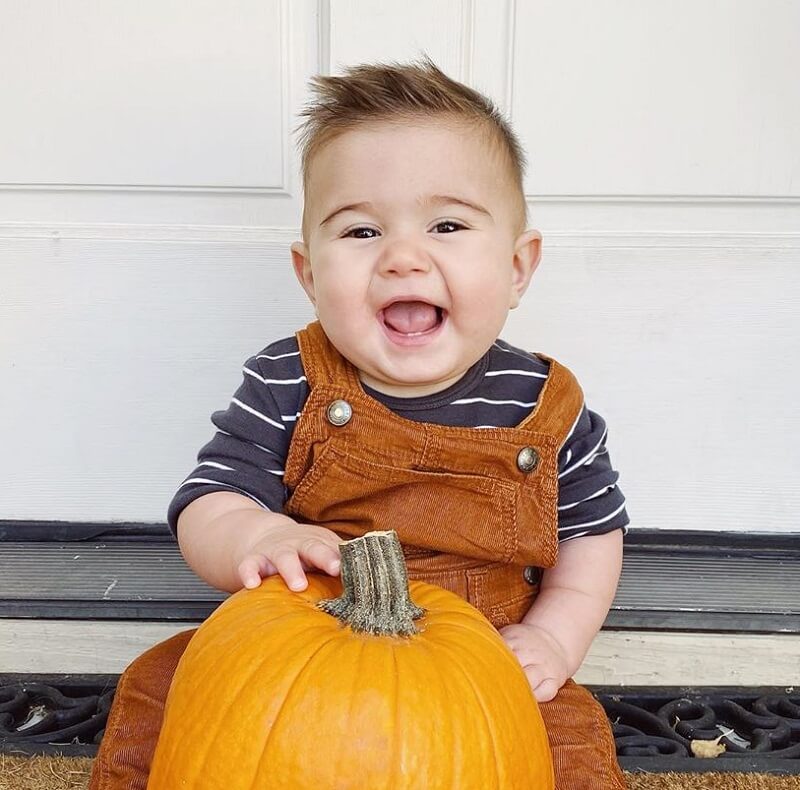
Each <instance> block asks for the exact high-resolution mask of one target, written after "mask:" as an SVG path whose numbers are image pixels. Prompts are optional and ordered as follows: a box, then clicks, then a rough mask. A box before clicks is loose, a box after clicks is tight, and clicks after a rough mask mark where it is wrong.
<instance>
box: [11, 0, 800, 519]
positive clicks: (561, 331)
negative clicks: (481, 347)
mask: <svg viewBox="0 0 800 790" xmlns="http://www.w3.org/2000/svg"><path fill="white" fill-rule="evenodd" d="M798 31H800V5H798V4H797V3H795V2H793V0H770V1H769V2H759V0H727V1H723V0H694V1H693V2H689V0H674V2H672V3H670V4H666V5H665V4H663V3H659V2H657V1H656V0H601V2H597V3H585V2H578V0H535V1H532V2H524V1H523V0H518V1H517V2H514V1H513V0H504V1H495V0H472V1H471V2H470V1H469V0H439V1H438V2H436V3H431V2H425V1H424V0H404V2H402V3H400V2H378V3H376V2H366V0H350V2H345V1H344V0H331V1H330V2H323V1H322V0H320V2H312V0H291V2H290V0H272V2H269V1H268V0H229V1H228V2H221V0H217V1H216V2H214V0H140V2H138V3H135V4H130V3H127V2H123V0H104V2H102V3H101V2H93V1H92V0H73V1H72V2H70V3H61V2H58V0H37V2H35V3H30V2H24V0H4V2H3V3H2V5H1V6H0V74H3V75H4V77H3V79H2V80H0V107H2V108H3V111H2V112H3V120H2V123H0V338H2V340H0V385H1V386H0V436H2V442H3V452H2V453H0V480H1V481H2V486H0V519H59V520H109V519H110V520H144V521H161V520H163V518H164V514H165V508H166V505H167V502H168V501H169V499H170V497H171V495H172V492H173V490H174V488H175V486H176V485H177V484H178V482H179V481H180V480H181V479H182V477H183V475H184V474H185V473H186V472H187V471H189V469H190V468H191V466H192V464H193V460H194V454H195V452H196V451H197V449H198V447H199V446H200V445H201V444H202V443H203V442H205V441H206V439H207V438H208V437H209V435H210V431H209V429H210V423H209V422H208V416H209V414H210V413H211V411H213V410H214V409H216V408H221V407H224V406H225V405H226V403H227V400H228V398H229V396H230V394H231V392H232V391H233V389H234V388H235V387H236V385H237V384H238V381H239V377H240V372H239V369H240V364H241V362H242V361H243V360H244V359H245V358H246V357H247V356H248V355H249V354H251V353H253V352H254V351H256V350H258V349H259V348H260V347H261V346H262V345H264V344H265V343H266V342H267V341H268V340H270V339H274V338H277V337H280V336H283V335H285V334H288V333H290V332H291V331H293V330H294V329H295V328H297V327H298V326H300V325H302V324H304V323H305V322H306V321H308V320H310V319H311V312H310V310H309V308H308V306H307V305H306V303H305V301H304V297H303V295H302V293H301V292H300V290H299V287H298V286H296V285H295V284H294V282H293V278H292V275H291V273H290V269H289V254H288V245H289V243H290V242H291V241H292V240H293V239H294V238H296V236H297V226H298V224H299V211H300V194H299V188H298V178H297V172H296V160H295V157H294V153H293V151H292V139H291V135H290V129H291V128H292V126H293V125H294V124H295V123H296V117H295V114H296V111H297V109H298V107H299V106H300V104H301V103H302V101H303V98H304V96H305V87H304V86H305V82H306V80H307V78H308V77H309V76H310V75H311V74H313V73H315V72H317V71H320V70H322V71H327V70H332V71H337V70H338V69H339V68H340V67H341V65H342V64H348V63H354V62H358V61H361V60H371V59H405V58H408V57H412V56H414V55H416V54H418V53H419V52H420V51H422V50H425V51H427V52H428V53H429V54H430V55H431V56H432V57H433V58H434V59H435V60H436V61H437V62H438V63H439V64H440V65H441V66H442V67H443V68H444V69H445V70H446V71H448V73H450V74H452V75H453V76H455V77H457V78H459V79H463V80H466V81H468V82H470V83H471V84H474V85H475V86H476V87H478V88H480V89H482V90H484V91H486V92H488V93H490V94H491V95H492V96H493V97H494V98H495V99H496V100H497V101H498V102H499V104H500V105H501V106H502V107H503V108H504V109H506V110H507V111H508V113H509V114H510V115H511V117H512V120H513V123H514V125H515V127H516V128H517V130H518V131H519V132H520V134H521V136H522V138H523V140H524V143H525V145H526V148H527V149H528V151H529V154H530V160H531V168H530V173H529V176H528V179H527V182H526V190H527V192H528V196H529V200H530V205H531V213H532V218H533V222H534V224H535V225H536V226H538V227H540V228H541V229H542V230H543V232H544V234H545V258H544V262H543V264H542V266H541V267H540V269H539V272H537V275H536V278H535V280H534V284H533V287H532V290H531V292H530V295H529V297H528V298H527V301H526V303H525V304H524V305H523V307H522V308H520V310H518V311H517V312H516V313H514V314H513V315H512V319H511V320H510V322H509V326H508V330H507V332H506V337H507V338H508V339H509V340H510V341H512V342H515V343H518V344H520V345H523V346H526V347H528V348H531V349H534V350H540V351H545V352H546V353H549V354H552V355H553V356H556V357H557V358H560V359H562V361H564V362H565V363H566V364H568V365H569V366H570V367H572V368H573V369H574V370H575V372H576V373H577V374H578V376H579V378H580V379H581V381H582V383H583V385H584V389H585V391H586V394H587V400H588V402H589V404H590V406H592V407H593V408H595V409H597V410H598V411H600V412H601V413H603V414H604V415H605V416H606V417H607V419H608V421H609V424H610V429H611V432H610V443H609V446H610V448H611V453H612V458H613V460H614V461H615V463H616V465H617V466H618V467H619V469H620V471H621V473H622V481H621V485H622V487H623V490H624V491H625V493H626V494H627V495H628V498H629V503H630V504H629V510H630V512H631V515H632V517H633V522H634V525H635V526H641V527H664V528H676V527H677V528H686V529H733V530H741V531H748V530H749V531H785V532H789V531H797V527H796V524H795V522H794V519H793V516H794V514H795V513H796V512H798V511H799V510H800V485H798V483H797V480H796V474H795V472H796V470H797V469H798V468H800V463H799V462H800V450H799V449H798V448H799V447H800V436H798V433H800V431H798V426H799V425H800V418H798V416H797V409H796V407H795V404H794V399H795V390H796V389H797V387H798V384H800V376H798V374H797V372H796V367H795V360H796V359H797V358H798V357H799V356H800V342H799V340H798V338H800V318H798V314H800V311H799V310H798V306H800V269H798V264H799V263H800V88H798V85H800V82H799V81H798V80H797V78H796V75H797V74H798V73H800V49H798V47H797V46H796V39H797V33H798Z"/></svg>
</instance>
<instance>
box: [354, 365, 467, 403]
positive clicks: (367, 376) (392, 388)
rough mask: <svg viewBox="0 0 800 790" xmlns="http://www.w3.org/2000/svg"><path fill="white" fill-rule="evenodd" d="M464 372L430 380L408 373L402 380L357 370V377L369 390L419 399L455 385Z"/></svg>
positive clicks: (422, 374) (425, 376) (424, 376)
mask: <svg viewBox="0 0 800 790" xmlns="http://www.w3.org/2000/svg"><path fill="white" fill-rule="evenodd" d="M464 373H466V371H449V372H447V373H444V374H443V375H442V376H441V377H439V378H436V379H431V377H430V375H429V374H428V375H426V374H425V373H423V372H419V373H418V374H416V375H414V374H413V373H409V374H408V375H407V376H404V377H403V378H399V377H396V376H392V377H390V376H386V375H381V374H380V373H377V374H373V373H371V372H368V371H365V370H362V369H359V371H358V377H359V379H360V380H361V383H362V384H365V385H366V386H367V387H369V388H370V389H373V390H375V391H376V392H380V393H381V394H383V395H389V396H391V397H393V398H421V397H424V396H426V395H435V394H436V393H437V392H442V391H443V390H446V389H447V388H448V387H451V386H452V385H453V384H455V383H456V382H457V381H458V380H459V379H460V378H461V377H462V376H463V375H464Z"/></svg>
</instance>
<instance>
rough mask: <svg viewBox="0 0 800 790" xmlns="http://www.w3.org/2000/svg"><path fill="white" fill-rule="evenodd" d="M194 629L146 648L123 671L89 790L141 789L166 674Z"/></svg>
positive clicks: (168, 676)
mask: <svg viewBox="0 0 800 790" xmlns="http://www.w3.org/2000/svg"><path fill="white" fill-rule="evenodd" d="M195 630H196V629H191V630H189V631H181V633H179V634H176V635H175V636H173V637H171V638H170V639H167V640H166V641H165V642H160V643H159V644H157V645H155V646H154V647H151V648H150V650H148V651H147V652H146V653H143V654H142V655H141V656H139V657H138V658H137V659H136V660H134V661H133V663H131V665H130V666H129V667H128V668H127V669H126V670H125V672H123V674H122V676H121V677H120V680H119V683H118V685H117V690H116V692H115V693H114V702H113V704H112V705H111V711H110V712H109V714H108V723H107V724H106V730H105V733H104V735H103V741H102V743H101V744H100V749H99V750H98V752H97V758H96V759H95V761H94V765H93V766H92V777H91V779H90V780H89V790H145V788H146V787H147V778H148V775H149V774H150V763H151V762H152V760H153V754H154V752H155V750H156V742H157V741H158V733H159V732H160V730H161V722H162V720H163V718H164V703H165V702H166V699H167V692H168V691H169V686H170V683H171V682H172V676H173V675H174V674H175V668H176V667H177V666H178V660H179V659H180V657H181V656H182V655H183V651H184V650H186V646H187V645H188V644H189V640H190V639H191V637H192V634H194V632H195Z"/></svg>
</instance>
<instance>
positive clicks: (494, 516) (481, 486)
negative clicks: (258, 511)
mask: <svg viewBox="0 0 800 790" xmlns="http://www.w3.org/2000/svg"><path fill="white" fill-rule="evenodd" d="M516 496H517V491H516V486H515V485H514V484H513V483H510V482H508V481H505V480H498V479H495V478H490V477H486V476H485V475H471V474H460V473H454V472H449V471H430V470H419V469H403V468H397V467H394V466H391V465H388V464H379V463H376V462H374V461H367V460H365V459H363V458H358V457H356V456H354V455H352V454H350V453H347V452H345V451H344V450H343V449H340V448H338V447H336V446H334V445H333V444H329V445H327V446H326V447H325V448H323V450H322V451H321V452H320V454H319V455H318V457H317V459H316V460H315V462H314V463H313V465H312V466H311V468H310V469H309V470H308V472H307V473H306V474H305V475H304V476H303V478H302V479H301V480H300V482H299V484H298V485H297V487H296V488H295V490H294V492H293V493H292V495H291V497H290V498H289V500H288V502H287V503H286V512H287V514H289V515H294V516H299V517H302V518H303V519H305V520H307V521H311V522H313V523H315V524H319V525H321V526H326V527H328V528H329V529H332V530H334V531H336V532H339V533H340V534H345V535H351V536H353V537H355V536H358V535H363V534H364V533H365V532H368V531H370V530H375V529H379V530H388V529H394V530H396V532H397V534H398V536H399V538H400V542H401V543H403V544H407V545H409V546H414V547H416V548H418V549H424V550H429V551H435V552H443V553H445V554H455V555H459V556H461V557H468V558H472V559H478V560H489V561H494V562H498V561H500V562H509V561H510V560H511V558H512V557H513V556H514V553H515V552H516V550H517V545H518V534H517V520H516Z"/></svg>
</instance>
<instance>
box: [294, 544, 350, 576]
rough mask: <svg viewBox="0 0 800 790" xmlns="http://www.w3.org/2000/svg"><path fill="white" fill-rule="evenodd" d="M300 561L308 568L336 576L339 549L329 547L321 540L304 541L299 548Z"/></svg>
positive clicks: (339, 561)
mask: <svg viewBox="0 0 800 790" xmlns="http://www.w3.org/2000/svg"><path fill="white" fill-rule="evenodd" d="M299 551H300V559H301V560H302V561H303V562H304V563H305V564H306V566H307V567H309V568H312V567H313V568H319V569H320V570H322V571H325V572H326V573H328V574H330V575H331V576H336V575H337V574H338V573H339V567H340V566H341V560H340V559H339V549H338V548H336V547H334V546H330V545H328V544H327V543H325V542H323V541H321V540H309V541H306V542H305V543H304V544H303V545H302V546H301V547H300V550H299Z"/></svg>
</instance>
